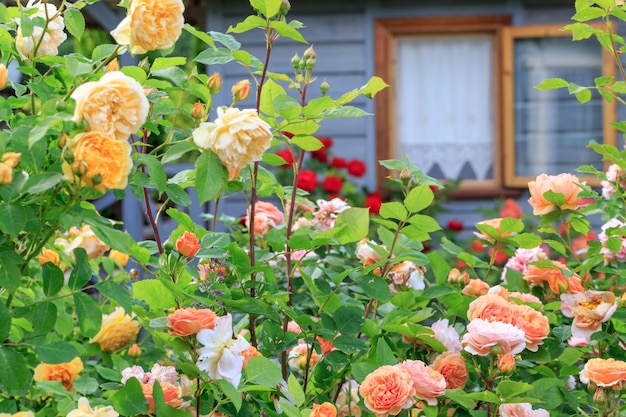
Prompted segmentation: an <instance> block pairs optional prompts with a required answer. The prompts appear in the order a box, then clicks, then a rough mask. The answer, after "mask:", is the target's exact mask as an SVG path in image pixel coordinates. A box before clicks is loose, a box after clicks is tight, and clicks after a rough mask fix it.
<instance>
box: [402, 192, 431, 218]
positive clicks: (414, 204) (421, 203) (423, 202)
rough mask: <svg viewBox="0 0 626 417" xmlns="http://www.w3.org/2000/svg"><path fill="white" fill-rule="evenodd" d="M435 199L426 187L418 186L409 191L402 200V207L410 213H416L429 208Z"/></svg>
mask: <svg viewBox="0 0 626 417" xmlns="http://www.w3.org/2000/svg"><path fill="white" fill-rule="evenodd" d="M434 199H435V194H434V193H433V191H432V190H431V189H430V187H429V186H428V185H420V186H418V187H415V188H413V189H412V190H411V191H409V194H408V195H407V196H406V198H405V199H404V205H405V207H406V208H407V209H408V210H409V212H411V213H417V212H418V211H420V210H423V209H425V208H426V207H428V206H430V204H431V203H432V202H433V200H434Z"/></svg>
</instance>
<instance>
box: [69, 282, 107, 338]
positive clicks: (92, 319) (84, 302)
mask: <svg viewBox="0 0 626 417" xmlns="http://www.w3.org/2000/svg"><path fill="white" fill-rule="evenodd" d="M74 305H75V307H76V315H77V316H78V326H79V327H80V331H81V332H82V334H83V335H84V336H86V337H93V336H95V335H96V333H98V331H100V325H101V324H102V313H101V312H100V306H99V305H98V303H97V302H96V300H95V299H94V298H93V297H92V296H90V295H89V294H85V293H83V292H77V293H74Z"/></svg>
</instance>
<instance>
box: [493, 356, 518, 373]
mask: <svg viewBox="0 0 626 417" xmlns="http://www.w3.org/2000/svg"><path fill="white" fill-rule="evenodd" d="M497 366H498V370H499V371H500V372H503V373H505V374H508V373H510V372H513V369H515V356H513V355H511V354H510V353H504V354H503V353H499V354H498V364H497Z"/></svg>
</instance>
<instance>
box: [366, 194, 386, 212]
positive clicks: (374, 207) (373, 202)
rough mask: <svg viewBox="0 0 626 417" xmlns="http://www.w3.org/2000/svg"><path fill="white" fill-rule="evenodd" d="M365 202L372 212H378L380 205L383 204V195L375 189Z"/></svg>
mask: <svg viewBox="0 0 626 417" xmlns="http://www.w3.org/2000/svg"><path fill="white" fill-rule="evenodd" d="M363 204H364V205H365V207H367V208H369V209H370V213H373V214H378V213H379V212H380V206H381V204H383V197H382V196H381V195H380V193H379V192H378V191H374V192H372V193H370V194H369V195H368V196H367V198H366V199H365V201H364V202H363Z"/></svg>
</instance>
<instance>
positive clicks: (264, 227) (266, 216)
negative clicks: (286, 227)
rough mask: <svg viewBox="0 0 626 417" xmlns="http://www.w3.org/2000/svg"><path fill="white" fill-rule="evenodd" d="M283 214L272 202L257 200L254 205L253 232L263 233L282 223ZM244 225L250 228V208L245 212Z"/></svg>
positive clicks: (283, 220) (283, 219)
mask: <svg viewBox="0 0 626 417" xmlns="http://www.w3.org/2000/svg"><path fill="white" fill-rule="evenodd" d="M284 222H285V215H284V214H283V212H282V211H280V210H279V209H278V207H276V206H275V205H274V204H272V203H269V202H266V201H257V202H256V203H255V205H254V233H255V234H257V235H265V234H267V233H268V232H269V231H270V230H272V229H274V228H276V227H278V226H280V225H282V224H283V223H284ZM246 227H247V228H248V230H250V208H248V213H247V214H246Z"/></svg>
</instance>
